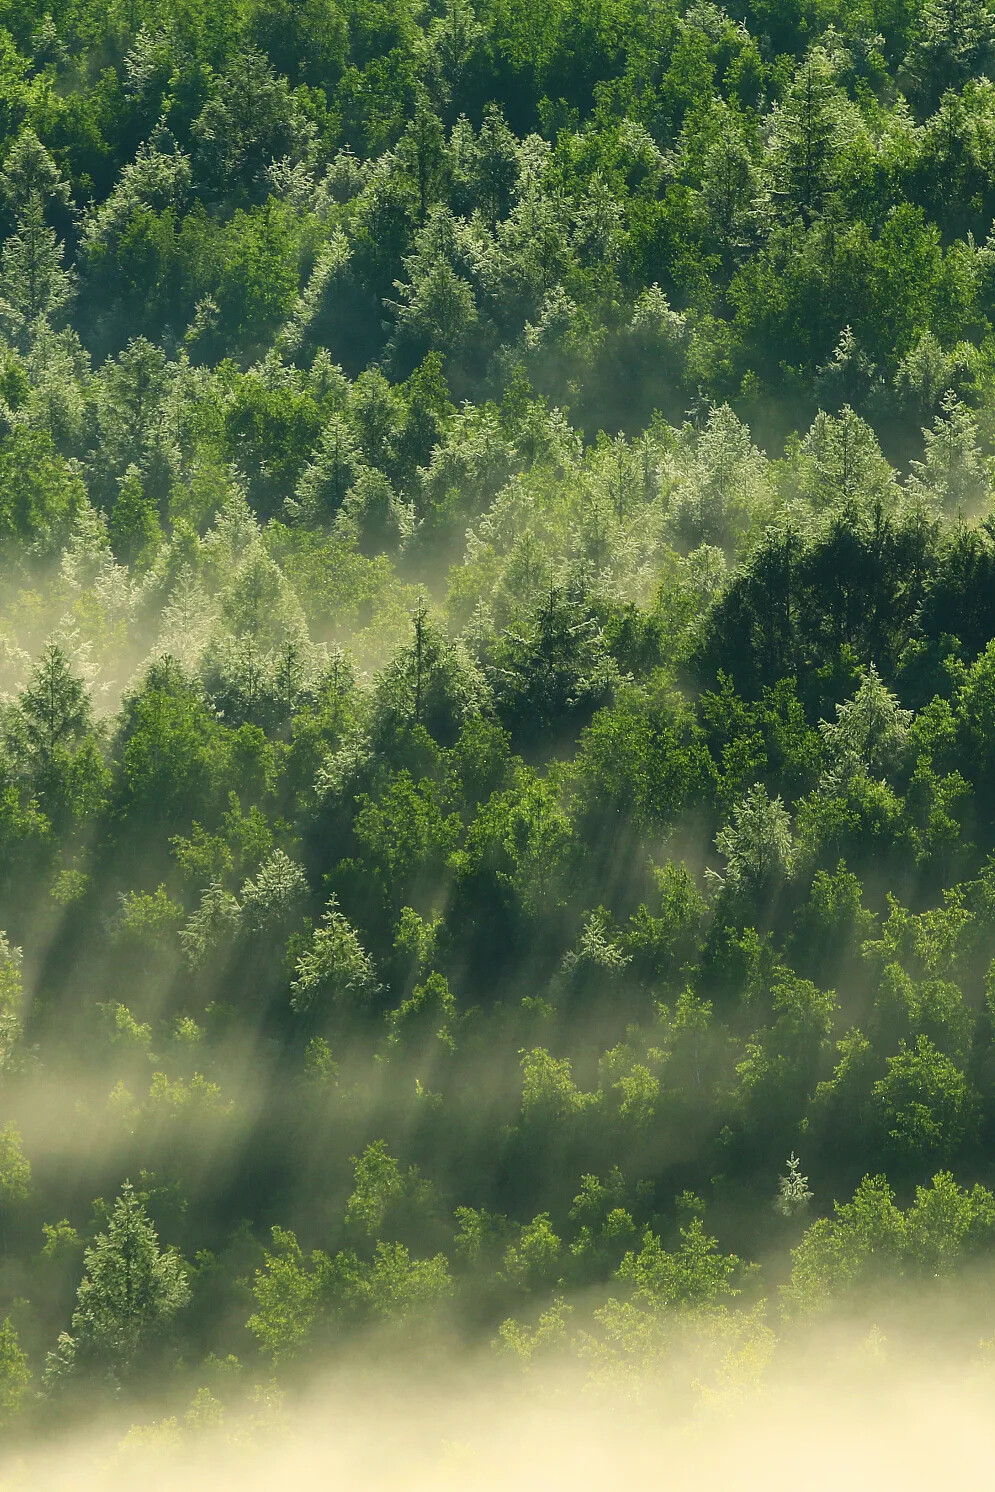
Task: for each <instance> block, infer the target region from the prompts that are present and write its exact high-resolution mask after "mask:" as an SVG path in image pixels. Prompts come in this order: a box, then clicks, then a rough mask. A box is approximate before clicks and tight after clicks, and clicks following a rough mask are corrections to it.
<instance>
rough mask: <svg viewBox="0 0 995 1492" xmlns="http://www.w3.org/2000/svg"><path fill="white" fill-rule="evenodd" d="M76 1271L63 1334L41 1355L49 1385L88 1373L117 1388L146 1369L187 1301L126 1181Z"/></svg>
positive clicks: (174, 1258)
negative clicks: (104, 1378)
mask: <svg viewBox="0 0 995 1492" xmlns="http://www.w3.org/2000/svg"><path fill="white" fill-rule="evenodd" d="M83 1269H84V1275H83V1279H82V1281H81V1282H80V1286H79V1289H78V1290H77V1292H76V1308H75V1310H74V1311H73V1314H72V1320H71V1323H70V1330H69V1332H63V1333H62V1335H61V1336H60V1338H59V1342H58V1345H57V1347H56V1349H55V1351H54V1352H50V1353H49V1354H48V1359H47V1362H46V1368H45V1379H46V1381H47V1383H48V1385H49V1386H50V1387H53V1386H55V1384H57V1383H58V1382H59V1381H60V1380H62V1379H65V1378H68V1377H71V1376H75V1375H79V1374H86V1375H91V1374H93V1373H95V1372H96V1373H104V1374H106V1375H107V1377H108V1378H109V1379H110V1380H111V1381H112V1382H115V1383H117V1382H120V1381H122V1380H123V1379H124V1378H126V1377H128V1376H130V1375H132V1374H133V1373H134V1372H136V1371H139V1370H140V1369H141V1368H142V1367H144V1366H152V1365H153V1364H154V1362H155V1361H156V1359H157V1357H158V1356H159V1355H160V1353H161V1349H162V1347H163V1346H164V1344H165V1342H166V1339H167V1335H168V1330H169V1327H170V1325H171V1323H172V1321H173V1319H174V1317H175V1316H176V1314H177V1312H178V1311H180V1310H181V1309H182V1308H183V1306H185V1305H186V1304H187V1302H188V1301H189V1299H190V1287H189V1285H188V1283H187V1277H186V1273H185V1271H184V1269H183V1266H182V1264H181V1262H180V1259H179V1256H178V1255H177V1254H176V1253H175V1252H174V1250H172V1249H160V1247H159V1239H158V1235H157V1234H156V1230H155V1228H154V1227H153V1226H152V1223H151V1221H150V1219H149V1216H148V1213H147V1212H146V1210H145V1207H144V1205H143V1204H142V1202H141V1201H140V1200H139V1198H138V1197H137V1196H136V1195H135V1192H134V1189H133V1187H132V1186H131V1183H130V1182H125V1184H124V1186H123V1188H122V1190H121V1195H120V1196H119V1197H118V1199H117V1201H116V1202H115V1204H114V1208H113V1210H112V1212H111V1215H110V1220H109V1223H108V1227H107V1231H106V1233H99V1234H98V1235H97V1237H96V1239H95V1240H94V1242H93V1243H92V1244H91V1245H90V1247H89V1248H88V1249H87V1250H86V1252H85V1253H84V1255H83Z"/></svg>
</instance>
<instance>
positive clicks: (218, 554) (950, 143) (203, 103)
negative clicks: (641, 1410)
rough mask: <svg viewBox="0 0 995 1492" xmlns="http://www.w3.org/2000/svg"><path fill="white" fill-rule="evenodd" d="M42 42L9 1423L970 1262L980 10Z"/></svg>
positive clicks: (19, 235)
mask: <svg viewBox="0 0 995 1492" xmlns="http://www.w3.org/2000/svg"><path fill="white" fill-rule="evenodd" d="M3 19H4V26H5V27H6V29H5V30H2V31H0V163H2V165H0V696H2V697H0V891H2V896H3V906H4V927H5V929H6V931H5V932H4V934H3V935H2V937H0V1086H2V1089H3V1093H4V1095H5V1097H7V1098H8V1099H9V1108H8V1110H7V1111H6V1112H5V1113H4V1115H3V1116H2V1126H0V1204H2V1207H0V1211H2V1213H3V1216H2V1218H0V1222H2V1225H3V1227H2V1231H3V1234H4V1237H3V1244H4V1252H5V1256H6V1262H5V1267H4V1271H3V1280H2V1283H3V1288H4V1290H5V1291H6V1292H7V1294H6V1296H5V1297H4V1300H3V1301H2V1302H0V1305H2V1308H3V1312H6V1311H7V1310H8V1308H9V1309H10V1312H11V1315H10V1322H15V1321H16V1323H17V1331H16V1332H15V1330H14V1327H13V1326H12V1325H10V1323H9V1322H8V1324H6V1325H5V1326H4V1327H3V1328H2V1329H0V1414H2V1415H3V1417H4V1420H5V1425H6V1423H7V1422H9V1423H11V1424H13V1423H14V1421H15V1419H16V1417H17V1416H18V1415H20V1416H22V1417H23V1416H24V1415H25V1414H26V1413H27V1412H28V1405H29V1399H30V1395H29V1392H28V1385H29V1383H30V1382H31V1381H34V1378H35V1377H36V1376H37V1375H38V1373H39V1372H42V1371H44V1374H45V1376H44V1379H43V1383H44V1389H45V1392H54V1391H55V1389H56V1387H58V1389H59V1391H60V1394H62V1395H63V1398H62V1403H63V1404H64V1405H65V1406H66V1408H67V1411H68V1409H69V1408H70V1407H71V1406H72V1405H73V1404H77V1405H83V1404H84V1403H85V1401H86V1396H87V1393H88V1391H90V1390H92V1389H94V1388H99V1387H101V1386H103V1385H105V1384H107V1385H109V1386H111V1387H113V1389H114V1391H115V1392H118V1393H120V1394H121V1395H122V1396H125V1395H130V1394H133V1393H135V1394H142V1395H145V1394H149V1395H151V1394H152V1392H153V1391H154V1390H155V1389H156V1388H158V1387H159V1386H160V1385H164V1392H165V1393H166V1394H167V1395H168V1396H169V1397H170V1399H171V1401H172V1402H173V1403H174V1404H175V1405H177V1406H179V1408H177V1409H176V1411H175V1413H174V1412H173V1410H172V1409H170V1412H169V1413H168V1414H167V1415H166V1418H165V1419H164V1420H160V1421H159V1422H158V1423H159V1431H158V1432H157V1433H159V1432H161V1433H163V1434H165V1435H167V1436H170V1435H179V1434H180V1433H185V1432H181V1429H180V1426H181V1423H183V1424H185V1425H187V1426H188V1427H189V1428H190V1429H191V1431H193V1429H195V1428H196V1427H198V1426H200V1427H202V1428H203V1427H206V1426H208V1425H213V1424H215V1423H216V1422H217V1420H218V1417H219V1414H220V1413H221V1412H222V1410H221V1409H220V1408H219V1406H225V1405H227V1404H228V1403H229V1398H230V1395H229V1393H228V1390H226V1389H223V1388H222V1387H221V1386H220V1378H219V1377H218V1373H219V1372H220V1369H219V1370H218V1372H216V1371H215V1367H216V1365H217V1364H218V1363H223V1362H224V1361H226V1360H228V1359H230V1358H232V1357H233V1356H237V1358H238V1360H239V1361H240V1362H244V1364H245V1372H246V1374H247V1375H248V1376H247V1378H246V1382H247V1383H248V1381H249V1379H250V1378H251V1379H253V1381H255V1380H256V1379H257V1378H258V1373H259V1372H263V1371H265V1374H266V1375H269V1374H270V1372H271V1371H272V1372H273V1373H275V1374H277V1375H278V1376H279V1375H282V1374H284V1373H285V1372H288V1371H289V1369H290V1365H291V1364H292V1363H293V1362H294V1361H297V1360H301V1359H304V1358H307V1357H308V1356H309V1355H320V1356H324V1355H325V1354H334V1353H335V1352H337V1351H339V1350H340V1348H341V1347H342V1346H343V1345H344V1343H345V1342H346V1340H347V1338H348V1337H349V1336H350V1334H351V1333H353V1332H361V1331H365V1330H369V1329H370V1328H373V1327H375V1328H376V1329H377V1330H378V1331H386V1332H387V1333H388V1334H390V1333H391V1332H393V1333H395V1334H397V1333H399V1334H400V1337H401V1339H402V1341H403V1343H404V1345H405V1349H406V1350H407V1349H408V1348H414V1347H416V1346H420V1345H422V1344H423V1343H427V1342H429V1341H431V1340H432V1339H433V1331H432V1327H431V1323H432V1322H434V1321H438V1320H439V1319H441V1318H443V1317H444V1318H445V1319H446V1320H447V1322H449V1323H450V1324H452V1323H455V1325H456V1329H457V1330H458V1331H459V1332H462V1333H464V1334H465V1335H466V1337H467V1339H468V1340H471V1341H475V1340H476V1339H478V1338H480V1337H482V1336H483V1337H487V1336H490V1337H493V1336H494V1335H495V1334H497V1336H498V1339H499V1343H500V1345H501V1346H502V1348H503V1349H504V1350H506V1351H508V1352H510V1353H511V1354H513V1356H515V1357H516V1358H517V1359H518V1360H519V1361H520V1362H522V1364H523V1365H524V1366H526V1367H527V1366H529V1365H530V1364H533V1365H534V1364H536V1363H538V1362H539V1361H540V1360H542V1359H543V1357H544V1356H545V1355H546V1354H547V1353H553V1352H561V1351H566V1350H569V1351H576V1352H577V1353H579V1354H580V1355H581V1356H583V1357H584V1359H585V1361H586V1362H587V1363H588V1365H589V1366H591V1368H592V1370H593V1371H595V1372H597V1373H604V1374H606V1375H608V1376H614V1375H618V1374H621V1375H623V1377H624V1374H625V1372H626V1371H629V1370H633V1369H636V1370H639V1369H641V1368H642V1367H645V1366H647V1365H653V1366H654V1369H656V1368H659V1367H661V1366H663V1364H664V1363H665V1362H666V1363H669V1365H670V1366H669V1367H668V1368H667V1371H668V1372H669V1373H670V1374H671V1378H673V1375H674V1374H675V1373H676V1374H677V1375H678V1376H679V1369H678V1368H677V1367H675V1365H676V1364H679V1363H680V1362H683V1361H685V1360H690V1358H691V1357H692V1356H693V1355H694V1353H696V1352H699V1351H701V1352H703V1353H705V1354H706V1356H707V1355H709V1354H710V1357H709V1360H710V1361H711V1362H712V1363H713V1364H720V1366H716V1368H715V1374H716V1377H717V1378H719V1377H721V1375H722V1374H723V1373H726V1374H728V1375H731V1376H735V1373H736V1372H739V1371H742V1372H747V1373H748V1372H749V1371H759V1367H758V1365H762V1363H763V1362H765V1361H766V1356H767V1355H769V1352H770V1350H771V1343H772V1341H773V1337H772V1332H773V1330H774V1325H773V1322H774V1317H773V1316H772V1315H771V1314H770V1312H769V1310H768V1318H767V1320H766V1321H765V1319H764V1315H763V1311H764V1308H763V1306H762V1304H761V1303H760V1297H759V1294H758V1293H757V1290H755V1289H754V1283H753V1282H754V1277H755V1276H756V1278H757V1281H758V1286H757V1288H758V1289H759V1288H760V1285H761V1283H763V1284H764V1285H766V1286H768V1287H769V1286H770V1285H771V1284H772V1283H774V1284H776V1283H777V1282H781V1281H784V1280H785V1279H786V1278H787V1275H788V1271H789V1268H790V1279H789V1280H788V1283H787V1284H786V1286H785V1287H784V1292H783V1297H782V1300H783V1306H784V1310H785V1312H786V1314H787V1316H789V1317H790V1316H795V1315H798V1316H804V1315H808V1314H809V1313H811V1312H814V1311H818V1310H819V1309H823V1308H826V1309H829V1308H833V1309H835V1308H836V1307H837V1306H842V1305H844V1304H845V1305H846V1308H847V1309H853V1310H856V1311H858V1312H860V1311H864V1310H866V1311H868V1312H870V1313H871V1314H873V1312H874V1310H875V1309H877V1307H878V1306H880V1308H881V1309H882V1310H884V1309H885V1308H887V1307H888V1305H889V1303H890V1302H891V1300H892V1298H893V1294H894V1295H900V1294H901V1285H900V1282H901V1281H902V1280H904V1279H907V1280H908V1281H909V1284H910V1287H911V1288H914V1289H917V1290H918V1289H926V1288H927V1282H928V1281H929V1280H933V1281H934V1284H933V1285H932V1286H929V1287H928V1288H941V1287H942V1282H943V1281H944V1280H945V1279H946V1278H947V1277H948V1276H952V1275H953V1274H954V1273H955V1272H958V1271H962V1270H968V1269H970V1270H972V1271H973V1270H975V1269H977V1270H979V1271H980V1270H982V1269H983V1268H984V1267H985V1264H986V1261H990V1256H991V1249H992V1244H993V1239H992V1233H991V1216H990V1214H991V1211H992V1203H991V1196H990V1192H989V1188H990V1187H991V1186H992V1185H993V1184H995V1161H993V1156H995V1149H993V1141H995V985H993V979H995V975H993V972H992V966H991V957H992V948H993V946H995V943H993V934H995V869H993V866H995V858H993V857H995V830H993V823H995V815H993V808H995V789H993V783H995V532H993V527H992V521H991V500H992V482H993V473H995V466H993V461H995V421H993V418H992V410H993V403H995V376H993V368H995V363H993V349H995V337H993V326H995V301H993V294H995V259H993V243H992V239H991V233H990V230H991V225H992V220H993V216H995V190H993V174H992V170H991V160H990V153H991V152H990V141H991V139H992V138H993V123H995V115H993V102H992V95H993V87H992V83H993V78H995V51H993V47H995V30H993V22H992V16H991V14H990V13H989V10H988V9H987V7H986V5H985V4H984V3H983V0H908V3H905V0H903V4H901V5H898V6H891V7H890V8H888V7H881V6H878V7H876V8H875V7H871V8H869V9H867V8H866V7H865V10H862V11H861V12H860V14H857V12H856V11H853V9H852V7H851V8H850V9H846V10H840V9H839V8H838V7H837V8H836V9H835V10H834V9H833V8H832V7H828V8H827V7H826V6H821V7H818V6H816V7H814V6H812V5H810V4H801V3H799V4H795V5H793V6H786V5H781V4H776V3H773V0H750V3H747V4H744V5H740V6H739V7H738V8H737V9H736V11H735V14H734V15H726V14H725V13H724V12H722V11H720V10H718V9H717V8H715V7H714V6H711V5H703V6H702V5H697V6H694V7H692V8H691V9H690V10H688V11H687V13H686V14H685V13H684V12H683V11H682V10H681V9H680V8H679V7H678V8H676V9H675V8H674V7H673V6H671V5H669V4H664V5H658V6H652V7H648V6H645V5H638V4H635V3H632V0H613V3H611V4H599V5H594V4H591V3H589V0H559V3H557V4H556V5H553V6H547V7H536V6H527V5H521V4H505V3H501V4H497V3H495V4H490V3H485V4H476V3H474V4H470V3H468V0H447V3H445V4H436V5H430V6H419V5H415V4H413V3H409V0H397V3H393V0H391V3H386V0H385V3H376V4H365V5H360V4H358V3H352V0H350V3H348V4H343V5H339V4H337V3H332V0H302V3H290V0H251V3H248V0H247V3H245V4H239V5H235V6H214V7H211V6H207V5H205V4H203V3H201V0H184V3H183V4H182V5H179V6H165V7H163V6H150V5H149V4H147V3H145V0H134V3H131V4H128V5H119V4H115V5H114V6H111V7H100V6H94V5H86V4H74V5H72V6H67V5H64V4H60V5H58V6H56V7H55V8H54V9H53V10H52V13H51V15H49V13H48V12H47V11H44V10H43V8H40V7H39V6H37V5H34V4H32V3H31V0H18V3H17V4H16V5H9V6H7V7H6V10H5V12H4V18H3ZM15 945H16V946H15ZM22 947H23V949H24V958H23V961H22V958H21V953H20V951H19V950H20V949H21V948H22ZM36 1080H37V1081H36ZM36 1088H37V1092H38V1093H41V1094H49V1093H51V1094H52V1095H53V1100H52V1101H53V1103H56V1100H58V1103H59V1104H61V1102H62V1101H63V1099H64V1101H65V1105H66V1107H65V1108H62V1107H58V1106H57V1107H56V1108H54V1109H53V1114H52V1116H51V1122H52V1124H53V1125H58V1126H63V1127H64V1126H66V1125H67V1124H68V1125H72V1124H77V1125H78V1126H80V1127H82V1128H83V1129H85V1132H86V1134H87V1135H88V1136H91V1135H92V1137H93V1142H92V1145H88V1146H78V1145H77V1146H71V1145H69V1144H68V1143H67V1145H66V1146H65V1147H64V1149H63V1148H60V1147H58V1146H52V1145H50V1144H49V1143H48V1139H47V1136H48V1130H47V1129H44V1131H39V1130H38V1129H37V1127H36V1121H35V1119H34V1116H33V1110H32V1109H31V1108H30V1106H29V1107H28V1108H27V1109H25V1110H24V1111H23V1114H22V1109H21V1107H20V1105H21V1103H22V1097H21V1095H22V1093H27V1092H29V1091H30V1092H34V1091H35V1090H36ZM105 1095H106V1096H105ZM67 1115H72V1116H73V1117H72V1118H71V1119H68V1120H67V1118H66V1117H65V1116H67ZM21 1125H23V1129H24V1141H23V1142H22V1137H21V1132H20V1128H19V1126H21ZM39 1135H40V1136H41V1138H37V1139H36V1137H37V1136H39ZM36 1143H37V1144H38V1145H40V1146H41V1149H40V1150H39V1159H38V1161H37V1162H36V1163H35V1166H34V1170H33V1171H32V1168H31V1166H30V1165H29V1162H28V1160H27V1158H26V1156H25V1145H26V1147H27V1151H28V1153H29V1154H30V1155H31V1156H32V1159H33V1160H34V1157H35V1146H36ZM42 1153H43V1154H44V1162H42V1159H41V1155H42ZM799 1155H803V1156H804V1158H805V1169H806V1172H807V1173H808V1174H809V1175H810V1176H811V1178H812V1182H811V1186H810V1185H809V1181H808V1179H807V1176H806V1175H803V1174H802V1170H801V1161H800V1160H799V1159H798V1156H799ZM786 1156H787V1157H788V1158H787V1161H786V1160H785V1157H786ZM940 1168H944V1169H940ZM946 1168H950V1169H949V1171H948V1170H947V1169H946ZM139 1169H141V1170H142V1171H143V1173H144V1175H143V1179H142V1181H141V1190H140V1191H139V1192H135V1191H133V1190H132V1189H130V1188H128V1187H126V1188H125V1190H124V1191H123V1192H122V1193H121V1194H120V1196H119V1197H118V1200H117V1201H116V1202H115V1203H113V1204H111V1206H109V1207H108V1206H106V1205H105V1204H103V1203H100V1202H96V1203H94V1216H93V1219H92V1220H91V1221H89V1222H88V1221H87V1208H86V1202H87V1199H88V1198H92V1197H93V1196H95V1195H96V1194H97V1193H98V1192H100V1191H101V1190H102V1191H103V1192H104V1193H105V1194H108V1195H110V1194H112V1191H111V1189H113V1192H116V1191H117V1189H118V1188H119V1186H120V1184H121V1176H122V1175H124V1174H127V1173H128V1171H129V1170H130V1171H131V1174H134V1175H137V1174H138V1172H139ZM934 1173H936V1174H935V1178H934V1181H933V1184H932V1186H928V1187H927V1186H925V1182H926V1180H927V1178H928V1177H929V1176H930V1175H932V1174H934ZM954 1176H956V1177H958V1178H960V1180H959V1181H958V1180H955V1179H954ZM885 1177H887V1179H884V1178H885ZM861 1178H864V1179H863V1180H861ZM967 1178H969V1179H970V1183H971V1185H972V1187H973V1190H970V1191H967V1190H964V1189H963V1186H962V1185H961V1184H960V1183H961V1182H963V1181H964V1180H965V1179H967ZM975 1183H976V1184H975ZM892 1187H894V1188H895V1190H894V1191H893V1190H892ZM855 1188H856V1190H855ZM915 1188H918V1190H915ZM699 1194H700V1195H699ZM834 1197H836V1198H848V1197H852V1198H853V1200H852V1201H845V1202H842V1203H834V1202H833V1198H834ZM910 1198H912V1200H910ZM772 1204H773V1205H772ZM64 1214H65V1216H64V1217H63V1215H64ZM43 1216H47V1217H53V1218H63V1221H62V1222H60V1223H57V1224H54V1225H48V1226H47V1228H46V1231H45V1233H44V1235H43V1236H44V1243H43V1245H42V1246H41V1253H40V1254H39V1253H38V1248H39V1242H38V1238H37V1227H38V1223H39V1220H40V1218H41V1217H43ZM706 1219H707V1223H706ZM274 1225H275V1226H274ZM803 1227H804V1228H805V1231H804V1233H802V1228H803ZM713 1232H714V1234H715V1235H716V1236H715V1237H714V1238H713V1236H712V1234H713ZM160 1233H161V1234H162V1236H163V1237H166V1238H170V1239H173V1240H175V1243H176V1245H177V1247H182V1249H183V1250H184V1254H185V1256H186V1257H188V1258H189V1260H190V1261H191V1262H190V1263H189V1265H184V1264H181V1262H180V1256H179V1254H178V1253H176V1252H175V1251H174V1250H173V1249H172V1248H162V1247H160V1244H159V1235H160ZM792 1244H794V1245H795V1247H794V1253H793V1254H792V1256H791V1259H792V1262H791V1263H790V1265H789V1262H788V1259H787V1251H788V1249H789V1248H790V1247H791V1245H792ZM81 1252H82V1254H83V1267H82V1276H83V1278H82V1282H80V1280H79V1274H80V1270H79V1267H78V1257H79V1254H80V1253H81ZM751 1256H755V1257H759V1258H761V1259H762V1260H763V1265H762V1268H757V1269H751V1267H749V1266H746V1265H741V1260H745V1259H748V1258H749V1257H751ZM937 1279H939V1281H940V1284H939V1285H937V1284H936V1281H937ZM77 1285H78V1290H76V1294H75V1300H74V1298H73V1295H74V1289H75V1287H76V1286H77ZM22 1289H23V1291H24V1292H25V1293H26V1295H27V1296H28V1297H29V1299H28V1301H27V1302H26V1303H25V1302H24V1301H22V1300H21V1297H20V1295H15V1294H14V1292H15V1291H17V1292H20V1291H21V1290H22ZM737 1292H742V1293H741V1294H737ZM767 1294H768V1295H769V1294H770V1290H769V1288H768V1289H767ZM188 1304H189V1305H190V1307H191V1308H190V1309H187V1305H188ZM519 1316H521V1319H519ZM778 1329H779V1328H778ZM60 1333H61V1336H60ZM53 1342H56V1343H57V1345H56V1347H55V1350H54V1351H53V1352H51V1353H50V1356H49V1359H48V1362H49V1366H48V1368H47V1370H44V1368H43V1361H42V1357H43V1353H44V1351H45V1349H46V1348H48V1347H51V1345H52V1343H53ZM264 1363H265V1369H263V1364H264ZM751 1363H752V1364H753V1369H752V1370H751V1369H750V1368H749V1364H751ZM208 1364H212V1365H214V1366H211V1367H210V1369H208V1367H207V1365H208ZM723 1364H724V1366H721V1365H723ZM160 1375H161V1376H160ZM208 1380H209V1382H210V1385H212V1386H210V1387H208V1386H207V1383H208ZM667 1381H668V1383H669V1382H670V1381H671V1379H668V1380H667ZM702 1382H704V1380H702ZM695 1392H698V1390H697V1389H696V1390H695ZM265 1393H269V1390H265ZM191 1401H192V1407H191V1408H190V1410H189V1413H188V1415H187V1418H186V1420H183V1419H182V1416H183V1412H184V1411H183V1406H184V1405H186V1404H191ZM225 1412H227V1411H225Z"/></svg>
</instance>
